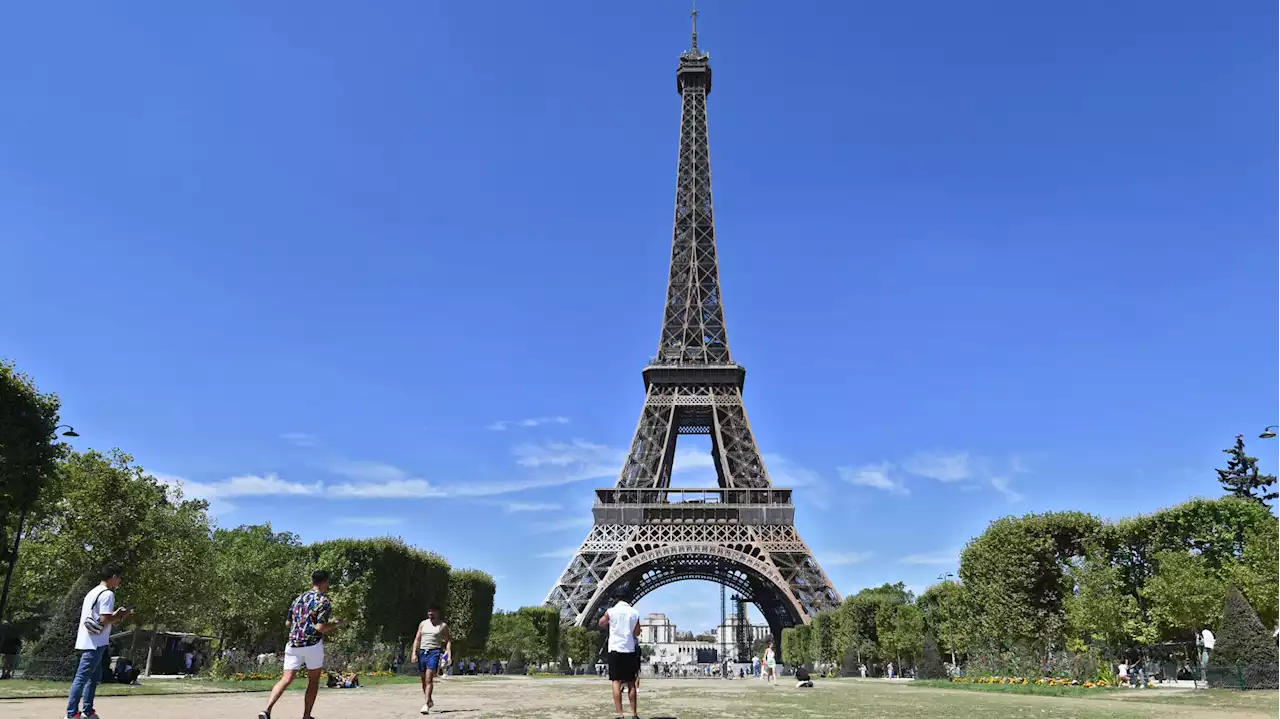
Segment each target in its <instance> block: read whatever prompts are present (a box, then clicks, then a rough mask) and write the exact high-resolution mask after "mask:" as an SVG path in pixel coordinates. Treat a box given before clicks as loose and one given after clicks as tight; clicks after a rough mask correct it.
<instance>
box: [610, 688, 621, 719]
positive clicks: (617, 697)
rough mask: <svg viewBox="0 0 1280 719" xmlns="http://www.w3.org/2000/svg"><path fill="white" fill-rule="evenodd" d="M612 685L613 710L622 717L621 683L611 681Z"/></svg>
mask: <svg viewBox="0 0 1280 719" xmlns="http://www.w3.org/2000/svg"><path fill="white" fill-rule="evenodd" d="M610 683H611V684H613V710H614V712H616V713H617V715H618V716H622V682H620V681H616V680H615V681H612V682H610Z"/></svg>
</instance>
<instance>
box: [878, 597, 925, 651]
mask: <svg viewBox="0 0 1280 719" xmlns="http://www.w3.org/2000/svg"><path fill="white" fill-rule="evenodd" d="M876 634H877V637H878V639H879V642H878V644H879V649H880V655H881V656H882V657H886V658H893V659H896V660H897V661H898V666H900V667H901V666H905V665H904V664H903V660H904V659H905V660H907V661H910V660H911V659H913V658H915V657H918V656H920V651H921V649H922V648H923V646H924V634H925V632H924V615H922V614H921V613H920V610H919V609H917V608H916V607H915V606H914V605H911V604H897V603H886V604H884V605H883V606H882V608H881V609H880V611H878V612H877V613H876Z"/></svg>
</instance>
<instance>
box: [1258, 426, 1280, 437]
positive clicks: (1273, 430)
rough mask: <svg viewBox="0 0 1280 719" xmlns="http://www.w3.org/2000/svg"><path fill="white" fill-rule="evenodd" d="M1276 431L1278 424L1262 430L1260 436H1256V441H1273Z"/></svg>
mask: <svg viewBox="0 0 1280 719" xmlns="http://www.w3.org/2000/svg"><path fill="white" fill-rule="evenodd" d="M1277 429H1280V424H1273V425H1271V426H1270V427H1267V428H1266V429H1264V430H1262V434H1260V435H1258V439H1275V438H1276V430H1277Z"/></svg>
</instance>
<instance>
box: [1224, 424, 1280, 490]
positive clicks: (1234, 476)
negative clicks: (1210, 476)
mask: <svg viewBox="0 0 1280 719" xmlns="http://www.w3.org/2000/svg"><path fill="white" fill-rule="evenodd" d="M1222 451H1223V452H1224V453H1226V454H1227V455H1229V456H1230V457H1231V458H1230V459H1228V460H1227V468H1226V469H1219V470H1216V471H1217V473H1218V482H1219V483H1221V484H1222V488H1223V489H1225V490H1227V493H1228V494H1231V495H1233V496H1236V497H1240V498H1242V499H1249V500H1252V501H1254V502H1257V503H1259V504H1261V505H1263V506H1270V505H1268V504H1267V503H1268V502H1270V501H1271V500H1273V499H1276V498H1277V497H1278V496H1280V494H1278V493H1277V492H1275V491H1273V489H1272V488H1273V486H1274V485H1275V483H1276V477H1275V475H1274V474H1262V473H1261V472H1259V470H1258V458H1257V457H1250V456H1249V455H1247V454H1245V453H1244V435H1243V434H1237V435H1236V444H1235V446H1234V447H1230V448H1228V449H1224V450H1222Z"/></svg>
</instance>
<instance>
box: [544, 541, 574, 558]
mask: <svg viewBox="0 0 1280 719" xmlns="http://www.w3.org/2000/svg"><path fill="white" fill-rule="evenodd" d="M577 553H578V545H576V544H575V545H574V546H572V547H561V548H559V549H552V550H550V551H547V552H539V553H538V554H535V555H533V556H534V558H535V559H568V558H569V557H572V556H573V555H575V554H577Z"/></svg>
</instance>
